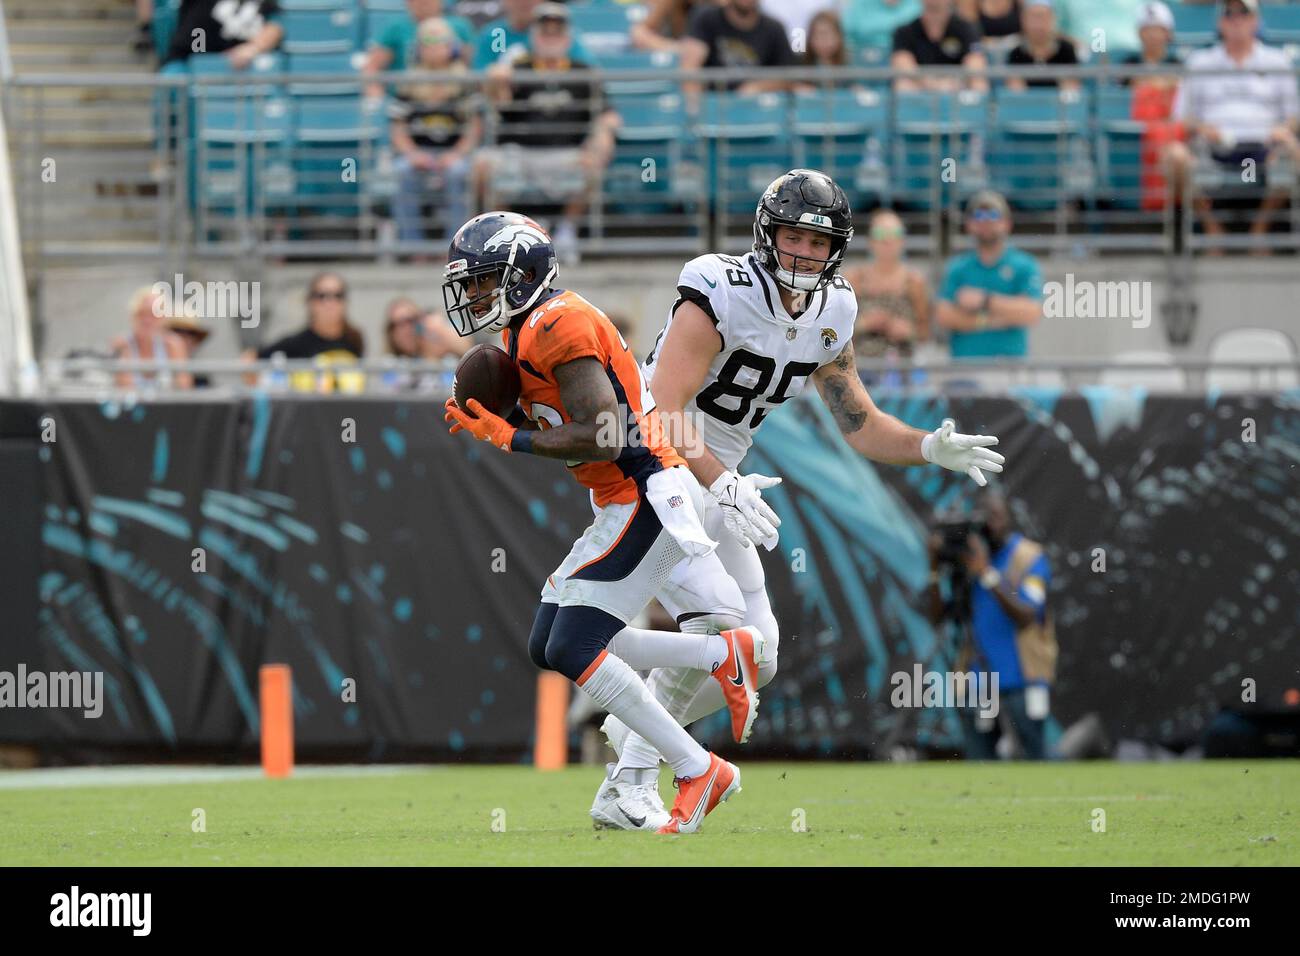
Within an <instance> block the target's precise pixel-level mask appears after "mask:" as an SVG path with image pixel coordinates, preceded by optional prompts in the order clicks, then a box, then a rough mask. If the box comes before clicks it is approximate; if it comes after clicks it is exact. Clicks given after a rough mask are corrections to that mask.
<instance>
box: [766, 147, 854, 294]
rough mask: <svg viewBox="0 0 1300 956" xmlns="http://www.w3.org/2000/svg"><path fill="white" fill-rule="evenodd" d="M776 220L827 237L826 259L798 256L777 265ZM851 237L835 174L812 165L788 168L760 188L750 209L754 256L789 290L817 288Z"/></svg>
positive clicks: (831, 271)
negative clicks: (754, 206) (784, 265)
mask: <svg viewBox="0 0 1300 956" xmlns="http://www.w3.org/2000/svg"><path fill="white" fill-rule="evenodd" d="M778 226H791V227H793V228H796V229H811V230H813V231H814V232H822V233H825V234H826V235H827V236H829V237H830V240H831V250H830V255H829V256H827V257H826V258H825V259H812V258H808V257H806V256H798V257H796V259H795V261H794V262H792V263H791V265H792V266H793V268H792V269H785V268H782V266H781V260H780V259H779V258H778V257H777V253H776V230H777V227H778ZM852 238H853V211H852V210H851V209H850V208H849V199H848V196H846V195H845V194H844V190H843V189H841V188H840V187H839V186H838V185H836V183H835V180H833V179H831V178H830V177H829V176H827V175H826V174H825V173H822V172H818V171H817V170H815V169H792V170H790V171H789V172H788V173H785V174H783V175H781V176H778V177H777V178H776V179H775V180H773V181H772V184H771V185H770V186H768V187H767V189H765V190H764V191H763V195H762V196H761V197H760V198H759V200H758V208H757V209H756V210H754V257H755V258H756V259H758V261H759V264H760V265H762V266H763V268H765V269H766V270H767V271H768V272H770V273H771V274H772V276H773V277H774V278H775V279H776V281H777V282H779V283H781V285H783V286H784V287H785V288H787V289H789V290H790V291H791V292H811V291H813V290H815V289H820V288H821V287H822V286H824V285H826V284H827V283H829V282H830V281H831V279H833V278H834V277H835V273H836V272H838V271H839V268H840V266H841V265H843V263H844V252H845V250H846V249H848V246H849V241H850V240H851V239H852Z"/></svg>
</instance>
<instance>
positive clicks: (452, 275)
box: [442, 259, 525, 336]
mask: <svg viewBox="0 0 1300 956" xmlns="http://www.w3.org/2000/svg"><path fill="white" fill-rule="evenodd" d="M488 275H496V277H497V284H496V286H495V287H494V288H492V289H487V290H485V291H480V292H477V293H471V292H470V284H471V282H473V281H474V280H481V279H482V278H483V277H484V276H488ZM524 278H525V273H524V270H523V269H520V268H519V267H518V266H516V265H512V264H510V263H506V262H492V263H484V264H482V265H479V266H477V267H475V268H472V269H470V268H466V265H465V260H464V259H458V260H456V261H454V262H451V263H448V265H447V269H446V271H445V272H444V273H443V285H442V301H443V305H444V306H445V307H446V310H447V318H448V320H449V321H450V322H451V325H452V328H454V329H455V330H456V333H457V334H458V335H462V336H465V335H473V334H474V333H475V332H481V331H483V330H485V329H486V330H487V331H489V332H493V333H496V332H500V331H501V330H502V329H504V328H505V327H506V326H508V325H509V324H510V320H511V319H513V318H514V317H515V316H516V315H517V314H518V313H519V312H521V311H523V310H522V309H512V308H511V307H510V304H509V299H508V298H507V296H508V295H509V294H510V292H511V291H513V290H514V289H515V288H516V287H517V286H518V285H519V284H520V283H521V282H523V281H524ZM479 284H480V283H475V285H476V286H477V285H479Z"/></svg>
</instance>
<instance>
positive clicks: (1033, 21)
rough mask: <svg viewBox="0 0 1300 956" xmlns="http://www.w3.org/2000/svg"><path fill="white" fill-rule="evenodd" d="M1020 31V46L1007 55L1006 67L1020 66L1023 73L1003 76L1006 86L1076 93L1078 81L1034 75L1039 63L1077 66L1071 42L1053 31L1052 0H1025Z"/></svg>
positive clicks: (1076, 57) (1054, 16)
mask: <svg viewBox="0 0 1300 956" xmlns="http://www.w3.org/2000/svg"><path fill="white" fill-rule="evenodd" d="M1021 21H1022V23H1023V25H1024V26H1023V32H1022V34H1021V39H1020V45H1019V46H1017V47H1016V48H1015V49H1013V50H1012V51H1011V52H1010V53H1009V54H1008V55H1007V66H1009V67H1012V66H1014V67H1023V68H1024V74H1025V75H1024V76H1010V77H1008V78H1007V89H1009V90H1023V89H1025V88H1026V87H1029V86H1033V87H1052V86H1055V87H1058V88H1059V89H1061V90H1062V91H1066V90H1070V91H1074V92H1077V91H1078V89H1079V81H1078V79H1075V78H1068V79H1060V80H1058V79H1057V78H1056V77H1051V76H1039V75H1036V74H1037V73H1038V72H1039V71H1038V70H1037V68H1038V67H1042V66H1078V64H1079V57H1078V55H1077V54H1076V53H1075V51H1074V44H1073V43H1071V42H1070V40H1069V39H1068V38H1067V37H1064V36H1062V35H1061V34H1060V33H1058V32H1057V31H1056V11H1055V10H1054V9H1053V8H1052V0H1025V9H1024V13H1023V14H1022V15H1021Z"/></svg>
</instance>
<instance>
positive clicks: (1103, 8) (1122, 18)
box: [1056, 0, 1142, 57]
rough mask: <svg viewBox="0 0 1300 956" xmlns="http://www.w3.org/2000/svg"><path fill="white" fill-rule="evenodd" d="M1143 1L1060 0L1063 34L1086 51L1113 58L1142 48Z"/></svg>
mask: <svg viewBox="0 0 1300 956" xmlns="http://www.w3.org/2000/svg"><path fill="white" fill-rule="evenodd" d="M1141 4H1142V0H1057V4H1056V13H1057V21H1058V23H1059V24H1060V28H1061V32H1062V33H1064V34H1065V35H1066V36H1068V37H1069V38H1070V39H1072V40H1074V41H1075V42H1076V43H1078V44H1079V46H1080V47H1081V48H1082V49H1085V50H1097V51H1098V52H1105V53H1109V54H1110V55H1111V56H1112V57H1117V56H1120V55H1122V54H1123V53H1124V52H1126V51H1128V50H1136V49H1137V48H1138V36H1137V9H1138V7H1139V6H1140V5H1141Z"/></svg>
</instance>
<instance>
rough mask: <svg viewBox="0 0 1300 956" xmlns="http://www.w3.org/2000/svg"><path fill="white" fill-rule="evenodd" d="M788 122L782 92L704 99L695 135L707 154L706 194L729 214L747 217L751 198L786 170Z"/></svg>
mask: <svg viewBox="0 0 1300 956" xmlns="http://www.w3.org/2000/svg"><path fill="white" fill-rule="evenodd" d="M789 122H790V98H789V96H787V95H786V94H784V93H759V94H756V95H749V96H741V95H740V94H737V93H731V92H726V93H705V94H704V96H703V98H702V101H701V104H700V117H699V124H698V126H697V130H698V132H699V135H700V136H701V137H702V138H703V139H704V141H705V143H706V144H707V147H708V150H709V160H710V161H709V163H708V168H709V170H710V171H711V172H712V174H713V175H712V182H711V183H710V187H711V189H710V192H711V194H712V195H714V196H716V197H717V199H718V203H719V205H720V206H721V207H722V208H723V209H725V210H726V211H727V213H728V214H737V215H739V214H744V215H749V214H752V213H753V211H754V197H755V196H757V195H758V194H759V193H761V192H762V191H763V190H764V189H766V188H767V186H768V184H769V183H770V182H772V180H774V179H776V177H777V176H779V175H781V173H783V172H785V171H786V170H788V169H790V168H791V166H792V164H793V161H794V156H793V150H792V148H791V147H792V145H793V144H792V142H791V139H790V137H789V135H788V133H787V131H788V129H789Z"/></svg>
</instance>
